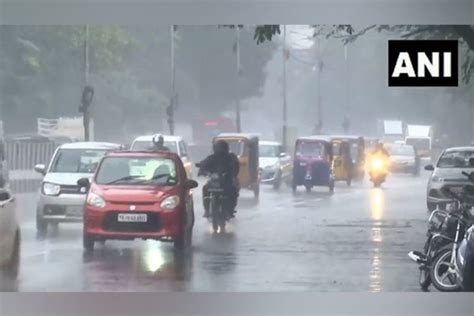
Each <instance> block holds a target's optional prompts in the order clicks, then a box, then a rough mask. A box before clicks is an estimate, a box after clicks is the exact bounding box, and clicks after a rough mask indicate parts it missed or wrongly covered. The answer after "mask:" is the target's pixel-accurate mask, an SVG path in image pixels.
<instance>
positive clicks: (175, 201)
mask: <svg viewBox="0 0 474 316" xmlns="http://www.w3.org/2000/svg"><path fill="white" fill-rule="evenodd" d="M179 202H180V199H179V196H177V195H172V196H169V197H167V198H166V199H164V200H163V201H162V202H161V204H160V207H161V208H162V209H164V210H173V209H175V208H176V207H177V206H178V205H179Z"/></svg>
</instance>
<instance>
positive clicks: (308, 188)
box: [305, 185, 311, 193]
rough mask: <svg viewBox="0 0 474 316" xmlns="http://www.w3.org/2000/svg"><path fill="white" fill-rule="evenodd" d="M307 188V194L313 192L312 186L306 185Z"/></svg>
mask: <svg viewBox="0 0 474 316" xmlns="http://www.w3.org/2000/svg"><path fill="white" fill-rule="evenodd" d="M305 187H306V192H308V193H309V192H311V186H310V185H305Z"/></svg>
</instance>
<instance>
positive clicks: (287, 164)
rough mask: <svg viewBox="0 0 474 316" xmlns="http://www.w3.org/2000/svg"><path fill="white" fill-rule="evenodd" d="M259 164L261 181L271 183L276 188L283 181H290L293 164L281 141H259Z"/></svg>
mask: <svg viewBox="0 0 474 316" xmlns="http://www.w3.org/2000/svg"><path fill="white" fill-rule="evenodd" d="M259 166H260V177H261V183H267V184H271V185H273V187H274V188H275V189H278V188H280V185H281V184H282V183H283V182H286V183H290V180H291V175H292V171H293V165H292V163H291V157H290V156H289V155H288V154H286V153H285V152H284V150H283V146H282V145H281V144H280V143H277V142H269V141H261V142H260V143H259Z"/></svg>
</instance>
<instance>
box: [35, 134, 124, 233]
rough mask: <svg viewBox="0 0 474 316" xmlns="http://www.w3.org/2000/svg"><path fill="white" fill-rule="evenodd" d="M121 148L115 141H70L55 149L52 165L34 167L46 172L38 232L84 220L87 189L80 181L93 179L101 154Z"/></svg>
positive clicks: (41, 189)
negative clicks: (85, 189)
mask: <svg viewBox="0 0 474 316" xmlns="http://www.w3.org/2000/svg"><path fill="white" fill-rule="evenodd" d="M120 149H122V145H120V144H114V143H102V142H79V143H68V144H63V145H61V146H59V147H58V148H57V149H56V151H55V153H54V154H53V157H52V159H51V162H50V163H49V165H45V164H38V165H36V166H35V170H36V171H37V172H38V173H40V174H42V175H44V178H43V181H42V183H41V188H40V190H39V191H40V192H39V195H38V200H37V206H36V229H37V231H38V234H39V235H45V234H46V233H47V231H48V226H49V224H53V225H57V224H59V223H77V222H82V220H83V206H84V202H85V200H86V192H85V191H84V190H82V189H81V188H80V187H79V186H78V184H77V181H78V180H79V179H81V178H91V177H92V176H93V175H94V172H95V169H96V168H97V165H98V164H99V162H100V160H101V159H102V157H103V156H104V155H105V154H106V153H107V152H109V151H116V150H120Z"/></svg>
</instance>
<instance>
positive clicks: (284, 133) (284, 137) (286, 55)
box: [282, 25, 289, 150]
mask: <svg viewBox="0 0 474 316" xmlns="http://www.w3.org/2000/svg"><path fill="white" fill-rule="evenodd" d="M288 58H289V51H288V48H287V46H286V25H283V126H282V145H283V148H285V150H286V147H287V104H286V62H287V60H288Z"/></svg>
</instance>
